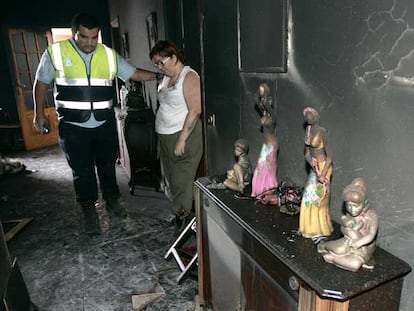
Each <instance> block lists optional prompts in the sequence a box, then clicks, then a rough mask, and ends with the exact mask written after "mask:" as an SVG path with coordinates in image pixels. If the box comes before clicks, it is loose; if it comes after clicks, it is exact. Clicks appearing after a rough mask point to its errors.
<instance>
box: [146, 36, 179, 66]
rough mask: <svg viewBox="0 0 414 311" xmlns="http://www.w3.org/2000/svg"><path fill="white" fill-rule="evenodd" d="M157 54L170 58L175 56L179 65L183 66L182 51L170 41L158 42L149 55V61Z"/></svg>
mask: <svg viewBox="0 0 414 311" xmlns="http://www.w3.org/2000/svg"><path fill="white" fill-rule="evenodd" d="M157 54H158V55H160V56H163V57H170V56H173V55H175V56H176V57H177V59H178V60H179V61H180V62H181V63H183V64H184V62H185V53H184V51H183V49H181V48H179V47H178V46H177V45H176V44H175V43H174V42H171V41H166V40H160V41H158V42H157V43H156V44H155V45H154V46H153V48H152V49H151V52H150V53H149V57H150V59H152V58H153V57H154V55H157Z"/></svg>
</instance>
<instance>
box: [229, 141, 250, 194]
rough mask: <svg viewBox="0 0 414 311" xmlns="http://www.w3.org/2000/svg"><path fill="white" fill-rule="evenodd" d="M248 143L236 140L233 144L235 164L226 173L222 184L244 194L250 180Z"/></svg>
mask: <svg viewBox="0 0 414 311" xmlns="http://www.w3.org/2000/svg"><path fill="white" fill-rule="evenodd" d="M248 152H249V143H248V142H247V140H245V139H238V140H236V142H235V143H234V155H235V156H236V159H237V162H236V163H235V164H234V165H233V169H231V170H228V171H227V178H226V180H225V181H224V182H223V184H224V185H225V186H226V187H227V188H229V189H231V190H233V191H236V192H239V193H244V189H245V187H246V186H247V185H249V184H250V182H251V180H252V167H251V165H250V160H249V157H248V156H247V154H248Z"/></svg>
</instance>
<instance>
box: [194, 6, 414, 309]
mask: <svg viewBox="0 0 414 311" xmlns="http://www.w3.org/2000/svg"><path fill="white" fill-rule="evenodd" d="M205 2H206V3H207V2H209V3H208V4H206V5H204V7H203V8H202V9H203V10H204V12H203V16H204V21H203V22H204V25H203V27H204V34H203V35H204V54H205V67H206V69H205V71H206V75H205V82H206V83H205V92H206V102H205V103H206V110H207V112H215V113H216V122H217V125H216V128H214V129H211V128H209V127H208V128H209V130H208V131H207V145H208V151H209V173H210V174H211V175H215V174H220V173H225V172H226V170H227V169H228V168H229V167H230V165H231V163H232V161H233V158H232V144H233V139H234V138H237V137H244V138H247V139H248V140H249V142H250V147H251V149H250V159H251V162H252V163H253V164H255V163H256V161H257V158H258V155H259V151H260V147H261V144H262V139H263V137H262V134H261V133H260V131H259V128H260V127H259V116H258V114H257V113H256V112H255V110H254V106H253V102H252V96H253V94H254V93H255V92H256V91H257V88H258V86H259V84H260V83H262V82H267V83H268V84H269V86H270V88H271V94H272V95H273V97H274V98H275V102H276V103H277V111H276V115H277V136H278V139H279V145H280V151H279V157H278V166H279V179H282V180H283V179H285V178H288V179H291V180H293V181H294V182H297V183H299V184H304V183H305V182H306V178H307V171H306V166H305V160H304V156H303V152H304V119H303V116H302V111H303V108H304V107H306V106H312V107H315V108H317V109H318V110H319V111H320V116H321V122H320V123H321V125H322V126H323V127H325V128H326V129H327V131H328V139H329V144H330V146H331V148H332V150H333V159H334V172H333V179H332V185H331V206H330V209H331V215H332V217H333V219H334V220H336V221H337V222H339V220H340V216H341V214H342V210H343V202H342V196H341V194H342V191H343V189H344V187H345V186H346V185H348V184H349V183H350V182H351V181H352V180H353V179H354V178H356V177H363V178H365V180H366V182H367V187H368V199H369V202H370V205H371V207H372V208H373V209H375V210H377V212H378V214H379V221H380V225H379V233H378V244H379V246H381V247H382V248H384V249H386V250H387V251H389V252H391V253H392V254H394V255H396V256H398V257H400V258H401V259H403V260H405V261H407V262H408V263H409V264H410V265H411V266H412V267H414V259H413V258H414V239H413V237H414V208H413V202H414V192H413V186H412V185H413V182H412V181H411V180H412V177H413V176H414V164H413V156H412V155H413V154H414V138H413V137H414V80H413V79H412V77H413V76H414V2H413V1H411V0H367V1H358V0H349V1H330V0H308V1H291V2H290V6H289V9H288V12H289V18H288V35H289V44H288V70H287V72H286V73H270V74H268V73H254V72H253V73H243V72H239V71H238V67H237V62H236V60H237V57H238V54H237V35H238V34H237V27H236V26H237V18H236V17H235V15H234V14H235V12H234V9H237V8H233V7H230V8H227V9H226V10H217V8H215V10H214V6H215V5H216V3H211V1H205ZM215 2H219V1H215ZM220 6H223V4H220ZM220 8H221V7H220ZM213 10H214V14H215V15H214V16H215V17H214V18H215V21H214V22H213V21H211V19H212V18H213V17H210V18H209V16H210V14H212V12H213ZM257 22H258V23H260V22H261V21H260V20H258V21H257ZM229 23H230V26H229V25H227V24H229ZM212 29H214V35H213V32H212V31H213V30H212ZM272 31H274V29H271V28H269V38H270V37H271V34H272ZM214 38H215V40H213V39H214ZM233 39H235V40H236V41H235V40H233ZM235 72H238V75H239V80H238V81H234V80H233V79H232V77H233V74H234V73H235ZM236 106H238V107H239V111H235V107H236ZM207 116H208V113H207ZM413 287H414V274H413V273H410V274H409V275H408V276H407V277H406V278H405V281H404V288H403V293H402V301H401V306H400V310H410V307H409V306H412V305H413V303H414V294H413V292H412V290H411V289H412V288H413Z"/></svg>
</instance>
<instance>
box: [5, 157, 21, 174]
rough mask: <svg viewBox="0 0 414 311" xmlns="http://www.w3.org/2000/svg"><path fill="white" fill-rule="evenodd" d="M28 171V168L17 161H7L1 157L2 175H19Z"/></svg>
mask: <svg viewBox="0 0 414 311" xmlns="http://www.w3.org/2000/svg"><path fill="white" fill-rule="evenodd" d="M25 169H26V166H25V165H24V164H23V163H21V162H19V161H16V160H11V159H6V158H4V157H3V156H2V155H0V175H5V174H17V173H20V172H22V171H24V170H25Z"/></svg>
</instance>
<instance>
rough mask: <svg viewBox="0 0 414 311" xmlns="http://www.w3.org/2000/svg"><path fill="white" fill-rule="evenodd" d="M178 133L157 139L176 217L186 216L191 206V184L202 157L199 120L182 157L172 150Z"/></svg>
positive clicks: (162, 135)
mask: <svg viewBox="0 0 414 311" xmlns="http://www.w3.org/2000/svg"><path fill="white" fill-rule="evenodd" d="M180 133H181V131H180V132H177V133H174V134H171V135H164V134H158V138H159V142H160V150H161V161H162V165H163V168H164V177H165V179H166V180H167V182H168V186H169V190H170V194H171V200H172V209H173V212H174V213H175V214H176V215H178V216H188V215H189V214H190V211H191V208H192V205H193V183H194V179H195V175H196V172H197V168H198V165H199V163H200V160H201V156H202V155H203V137H202V124H201V120H198V121H197V124H196V125H195V127H194V129H193V131H192V133H191V135H190V137H188V139H187V142H186V145H185V151H184V155H182V156H176V155H175V154H174V148H175V143H176V142H177V139H178V137H179V136H180ZM180 211H182V212H184V215H181V213H180Z"/></svg>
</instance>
